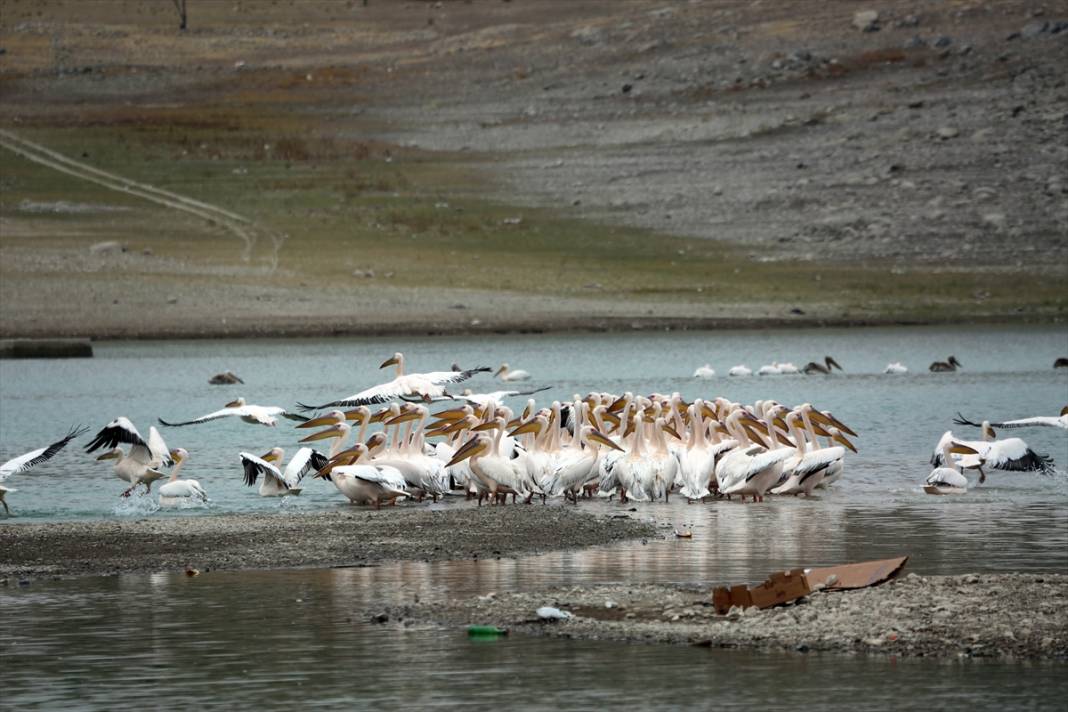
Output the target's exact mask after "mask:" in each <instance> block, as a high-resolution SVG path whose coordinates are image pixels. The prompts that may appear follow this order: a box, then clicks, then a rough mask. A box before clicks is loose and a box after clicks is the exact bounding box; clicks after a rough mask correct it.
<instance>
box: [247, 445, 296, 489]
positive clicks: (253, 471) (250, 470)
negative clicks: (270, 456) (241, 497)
mask: <svg viewBox="0 0 1068 712" xmlns="http://www.w3.org/2000/svg"><path fill="white" fill-rule="evenodd" d="M241 466H242V467H243V468H244V470H245V484H246V485H248V486H249V487H251V486H253V485H254V484H256V480H257V479H259V476H260V475H263V476H265V477H273V478H275V479H276V480H278V481H279V482H281V483H282V484H286V481H285V478H283V477H282V471H281V470H279V469H278V468H277V467H275V466H274V465H272V464H271V463H269V462H267V461H266V460H263V459H260V458H259V457H256V456H255V455H253V454H252V453H248V452H243V453H241ZM286 486H287V487H288V486H289V485H288V484H286Z"/></svg>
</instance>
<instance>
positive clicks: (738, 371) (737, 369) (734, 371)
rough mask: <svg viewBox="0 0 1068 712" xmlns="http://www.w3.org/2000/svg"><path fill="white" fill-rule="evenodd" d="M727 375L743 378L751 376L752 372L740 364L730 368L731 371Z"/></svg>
mask: <svg viewBox="0 0 1068 712" xmlns="http://www.w3.org/2000/svg"><path fill="white" fill-rule="evenodd" d="M727 375H728V376H738V377H744V376H752V375H753V372H752V371H751V370H749V368H747V367H746V366H745V365H741V364H740V365H738V366H734V367H732V368H731V370H729V371H727Z"/></svg>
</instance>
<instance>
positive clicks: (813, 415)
mask: <svg viewBox="0 0 1068 712" xmlns="http://www.w3.org/2000/svg"><path fill="white" fill-rule="evenodd" d="M946 363H950V364H951V365H953V367H957V366H959V362H958V361H956V359H955V358H953V357H950V359H949V360H948V361H947V362H946ZM813 364H815V366H817V367H818V368H816V369H812V368H810V367H811V366H813ZM388 366H395V367H396V372H395V376H394V378H393V379H392V380H391V381H388V382H386V383H382V384H379V385H377V386H372V387H371V388H367V389H365V390H362V391H358V392H357V393H356V394H354V395H352V396H349V397H347V398H341V399H338V400H335V401H331V402H329V403H326V404H323V405H320V406H304V405H301V406H300V407H301V408H303V409H304V410H305V411H312V412H310V413H309V415H306V416H305V415H296V414H293V413H289V412H288V411H286V409H284V408H281V407H278V406H256V405H248V404H247V403H246V402H245V401H244V399H243V398H238V399H235V400H233V401H231V402H230V403H227V404H226V406H225V407H224V408H222V409H220V410H217V411H214V412H211V413H208V414H206V415H203V416H200V417H198V418H194V419H192V420H188V421H178V422H172V421H164V420H162V419H160V423H161V424H163V425H165V426H169V427H182V426H188V425H194V424H205V423H209V422H213V421H221V420H224V419H227V418H236V419H239V420H242V421H244V422H248V423H252V424H257V425H268V426H277V425H278V423H279V419H280V418H286V419H290V420H295V421H300V422H299V423H298V424H297V425H296V428H297V430H296V431H295V432H296V433H300V431H301V430H303V431H305V432H306V433H307V434H305V435H304V436H303V437H300V438H299V443H298V445H297V449H296V451H295V453H294V454H293V457H292V458H291V459H290V460H289V462H288V463H287V464H285V465H284V467H283V463H284V462H285V450H283V448H281V447H272V448H270V449H269V450H268V451H267V452H266V453H264V454H263V455H255V454H253V453H251V452H241V453H239V455H238V457H237V458H236V459H237V461H238V462H239V463H240V465H241V471H242V476H243V481H244V483H245V484H246V485H247V486H249V487H255V486H257V485H258V487H259V489H258V493H259V494H260V495H261V496H264V497H286V496H292V495H298V494H300V493H301V492H302V491H303V489H304V488H305V486H306V485H307V483H309V482H314V481H315V479H322V480H326V481H328V482H329V483H331V484H332V485H333V486H334V489H336V490H337V492H338V493H339V494H340V495H341V496H343V497H344V498H346V499H347V500H348V501H350V502H352V503H355V504H363V505H371V506H374V507H375V508H378V507H381V506H382V505H393V504H396V503H397V501H398V500H401V499H407V500H413V501H422V500H424V499H428V498H429V499H433V500H437V499H439V498H441V497H446V496H455V495H460V496H465V497H468V498H471V499H473V500H476V501H477V503H478V505H479V506H481V505H483V504H491V505H504V504H506V503H507V502H509V501H511V502H513V503H515V502H518V501H522V502H525V503H532V502H533V501H534V499H535V498H537V499H539V500H540V501H541V502H546V501H547V500H548V499H549V498H563V499H565V500H566V501H568V502H571V503H574V504H578V503H579V502H580V501H582V500H583V499H592V498H607V499H615V500H617V501H619V502H656V501H663V502H669V501H670V499H671V497H672V495H676V496H678V497H681V498H682V499H685V500H686V501H688V502H701V501H705V500H707V499H710V498H712V499H737V500H740V501H742V502H762V501H764V500H765V499H766V498H767V497H769V496H777V497H786V496H803V497H811V496H813V495H814V494H815V493H816V492H817V491H819V490H821V489H823V488H826V487H828V486H831V485H833V484H834V483H835V482H837V481H839V480H841V478H842V477H843V476H845V474H846V470H847V459H848V457H849V454H850V453H851V452H852V453H855V452H857V448H856V445H855V444H854V440H853V439H854V438H857V437H858V434H857V432H856V431H854V430H852V429H851V428H850V427H849V426H848V425H846V424H845V423H844V422H842V421H841V420H839V419H838V418H837V417H835V416H834V414H832V413H831V412H830V411H828V410H826V409H821V408H818V407H816V406H815V405H813V404H811V403H807V402H806V403H800V404H798V405H794V406H787V405H784V404H782V403H780V402H778V401H776V400H772V399H765V400H757V401H755V402H753V403H751V404H742V403H738V402H735V401H732V400H730V399H729V398H726V397H724V396H710V397H706V398H695V399H693V400H686V399H685V398H683V396H682V395H681V394H679V393H677V392H675V393H649V394H645V395H642V394H635V393H632V392H624V393H605V392H590V393H587V394H586V395H579V394H574V395H573V396H572V397H571V398H570V399H564V400H554V401H552V402H551V403H548V404H543V405H541V406H540V407H539V405H538V403H537V402H536V401H535V400H534V398H529V397H528V396H532V395H535V394H537V393H539V392H541V391H544V390H545V389H546V388H548V387H549V386H543V387H539V388H531V389H527V390H499V391H493V392H487V393H472V392H471V391H470V390H467V391H465V392H464V393H463V394H462V395H459V396H453V395H451V394H449V393H448V392H447V391H446V386H447V385H449V384H453V383H459V382H463V381H466V380H468V379H470V378H472V377H473V376H475V375H476V374H479V373H483V372H489V371H490V370H491V369H489V368H485V367H480V368H473V369H468V370H449V371H434V372H426V373H410V374H409V373H406V372H405V361H404V356H403V355H402V354H400V353H396V354H394V355H393V356H392V357H391V358H389V359H387V360H386V361H385V362H384V363H382V364H381V366H380V367H381V368H386V367H388ZM742 368H744V367H735V368H732V369H731V370H730V372H729V373H730V375H736V374H738V373H739V372H742V373H745V374H747V375H748V374H750V373H751V371H749V370H748V369H744V371H741V369H742ZM834 368H838V369H840V368H841V367H840V366H838V364H837V362H836V361H834V359H833V358H831V357H829V356H828V357H826V358H825V359H824V361H823V363H815V362H813V363H810V364H808V365H806V367H805V368H803V369H798V368H796V367H794V366H793V365H792V364H789V363H780V362H773V363H772V364H770V366H769V367H765V368H764V369H761V372H764V373H767V374H768V375H773V374H774V373H775V372H776V371H777V373H778V374H782V373H797V372H806V373H810V372H816V373H829V372H830V370H831V369H834ZM707 369H708V371H710V372H712V369H711V366H707ZM502 370H503V371H504V372H505V373H507V370H508V369H507V364H502ZM699 371H700V369H699ZM713 373H714V372H713ZM498 374H500V371H499V372H498ZM520 397H527V399H526V401H525V402H520V403H519V404H517V405H516V407H515V409H513V408H512V407H510V406H509V405H507V403H508V402H509V399H512V398H520ZM445 401H448V402H449V403H450V404H449V405H447V406H444V407H441V406H437V407H433V408H432V406H434V405H436V404H438V403H443V402H445ZM298 405H299V404H298ZM372 405H374V406H380V407H377V408H376V409H372V408H371V407H370V406H372ZM956 422H957V423H958V424H961V425H968V426H975V427H979V428H980V429H981V432H982V437H983V439H982V440H975V441H969V440H966V439H963V438H960V437H958V436H955V435H954V434H953V433H952V432H951V431H947V432H946V433H945V434H944V435H943V437H942V438H941V440H940V441H939V443H938V445H937V447H936V448H935V452H934V454H933V455H932V457H931V463H932V465H934V466H935V467H936V468H938V469H936V470H935V472H933V473H931V475H930V476H929V477H928V478H927V480H926V482H925V489H926V491H931V492H935V493H939V494H944V493H946V492H948V491H951V490H952V491H967V479H966V477H965V476H964V474H963V473H964V472H966V471H967V470H969V469H972V470H977V471H978V473H979V477H980V479H979V482H980V483H982V482H984V481H985V479H986V477H987V474H986V471H987V470H1008V471H1037V472H1042V473H1049V472H1051V471H1052V468H1053V461H1052V459H1051V458H1050V457H1048V456H1047V455H1042V454H1039V453H1037V452H1035V451H1034V450H1032V449H1031V448H1030V447H1028V446H1027V444H1026V443H1025V442H1024V441H1023V440H1021V439H1019V438H1007V439H999V438H998V437H997V434H996V431H995V430H994V428H995V427H997V428H1002V427H1004V428H1022V427H1032V426H1044V427H1059V428H1062V429H1065V430H1068V406H1066V407H1065V408H1064V409H1063V410H1062V411H1061V414H1060V416H1059V417H1046V416H1039V417H1033V418H1023V419H1019V420H1004V421H999V422H993V423H992V422H988V421H982V422H981V423H975V422H973V421H969V420H967V419H965V418H964V417H963V416H961V415H959V414H958V419H957V420H956ZM87 430H88V429H86V428H80V427H78V428H72V429H71V430H70V431H69V432H68V434H67V435H66V436H65V437H64V438H62V439H60V440H58V441H56V442H54V443H52V444H51V445H48V446H47V447H43V448H39V449H37V450H34V451H32V452H28V453H26V454H24V455H22V456H20V457H16V458H14V459H12V460H9V461H8V462H6V463H4V464H3V465H2V466H0V482H2V481H3V480H5V479H7V478H8V477H9V476H10V475H12V474H15V473H18V472H24V471H25V470H27V469H29V468H30V467H33V466H35V465H39V464H41V463H43V462H46V461H48V460H49V459H50V458H52V457H54V456H55V455H56V454H57V453H58V452H59V451H61V450H62V449H63V448H64V447H65V446H66V445H67V444H69V443H70V442H71V441H72V440H74V439H75V438H77V437H79V436H81V435H82V434H84V433H85V432H87ZM255 430H256V431H257V432H266V431H260V430H259V429H255ZM271 432H272V433H275V432H277V431H276V430H272V431H271ZM294 439H297V438H296V437H294ZM319 441H325V442H329V448H328V450H326V451H325V452H319V451H318V450H315V449H313V448H312V447H311V446H308V445H307V444H308V443H314V442H319ZM102 448H103V449H105V450H106V451H105V452H104V453H103V454H100V455H99V456H98V457H97V459H98V460H101V461H103V460H113V461H114V465H113V472H114V474H115V475H116V476H117V477H118V478H119V479H121V480H122V481H123V482H125V483H126V484H127V485H128V486H127V488H126V489H125V490H124V491H123V492H122V495H123V496H129V495H131V494H132V493H133V492H134V491H135V490H137V489H138V488H139V486H141V485H143V486H144V492H145V493H146V494H149V493H151V488H152V484H153V483H154V482H156V481H157V480H163V479H166V480H167V481H166V482H164V483H162V484H161V486H160V487H159V489H158V492H159V495H160V505H161V506H174V507H184V506H190V505H198V506H203V505H206V504H207V503H208V496H207V492H206V489H205V488H204V487H203V486H202V485H201V483H200V482H199V481H198V480H193V479H185V478H181V477H180V473H181V470H182V468H183V467H184V466H185V464H186V463H187V462H188V461H189V459H190V455H189V452H188V451H187V450H185V449H184V448H180V447H179V448H175V449H173V450H172V449H169V448H168V447H167V445H166V443H165V442H164V440H163V438H162V436H161V435H160V433H159V431H158V430H157V429H156V428H155V427H154V426H153V427H149V429H148V436H147V437H143V436H142V435H141V433H140V432H139V431H138V429H137V428H136V427H135V426H134V424H133V422H132V421H131V420H130V419H129V418H127V417H124V416H123V417H118V418H115V419H114V420H112V421H111V422H110V423H108V424H107V425H106V426H104V427H103V428H102V429H101V430H100V431H99V432H97V433H96V435H95V436H94V437H93V438H92V440H91V441H90V442H89V444H88V445H87V446H86V448H85V450H86V452H88V453H93V452H95V451H97V450H100V449H102ZM167 468H171V470H170V472H169V474H168V473H167V471H166V470H167ZM311 475H314V476H315V477H314V478H310V476H311ZM962 481H963V484H961V483H962ZM11 491H13V490H10V489H7V488H2V487H0V502H3V504H4V507H5V512H8V513H9V510H8V508H7V502H6V501H3V497H4V495H5V494H6V493H8V492H11Z"/></svg>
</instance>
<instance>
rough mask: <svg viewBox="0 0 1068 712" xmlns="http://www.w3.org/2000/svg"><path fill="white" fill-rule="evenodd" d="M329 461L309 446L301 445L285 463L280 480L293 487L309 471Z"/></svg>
mask: <svg viewBox="0 0 1068 712" xmlns="http://www.w3.org/2000/svg"><path fill="white" fill-rule="evenodd" d="M328 462H330V461H329V460H328V459H327V458H326V456H325V455H323V454H322V453H320V452H319V451H318V450H313V449H312V448H310V447H302V448H301V449H300V450H297V453H296V454H295V455H293V457H292V459H290V461H289V464H288V465H286V471H285V473H283V475H282V481H283V482H284V483H285V485H286V487H288V488H290V489H293V488H294V487H296V486H297V485H299V484H300V481H301V480H302V479H304V476H305V475H307V474H308V473H309V472H317V471H319V470H321V469H323V468H324V467H326V465H327V463H328Z"/></svg>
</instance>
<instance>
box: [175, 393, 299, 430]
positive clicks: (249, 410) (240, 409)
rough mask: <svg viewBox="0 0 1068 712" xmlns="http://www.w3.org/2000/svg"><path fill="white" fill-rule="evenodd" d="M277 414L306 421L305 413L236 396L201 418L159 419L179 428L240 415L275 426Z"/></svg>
mask: <svg viewBox="0 0 1068 712" xmlns="http://www.w3.org/2000/svg"><path fill="white" fill-rule="evenodd" d="M275 416H281V417H283V418H288V419H290V420H297V421H301V422H303V421H306V420H307V418H305V417H304V416H303V415H297V414H296V413H290V412H288V411H287V410H286V409H285V408H280V407H278V406H276V405H246V404H245V399H244V398H235V399H234V400H232V401H230V402H229V403H227V404H226V405H225V406H223V408H222V409H220V410H216V411H213V412H211V413H208V414H207V415H202V416H200V417H199V418H193V419H192V420H185V421H182V422H181V423H169V422H167V421H166V420H164V419H163V418H160V419H159V422H160V423H161V424H162V425H166V426H168V427H171V428H178V427H181V426H183V425H198V424H200V423H207V422H208V421H211V420H219V419H220V418H229V417H238V418H240V419H241V420H243V421H245V422H246V423H251V424H252V425H269V426H274V425H277V424H278V418H276V417H275Z"/></svg>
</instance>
